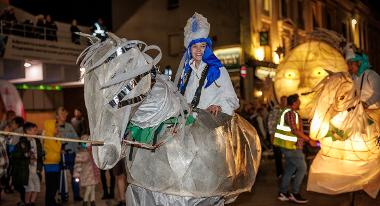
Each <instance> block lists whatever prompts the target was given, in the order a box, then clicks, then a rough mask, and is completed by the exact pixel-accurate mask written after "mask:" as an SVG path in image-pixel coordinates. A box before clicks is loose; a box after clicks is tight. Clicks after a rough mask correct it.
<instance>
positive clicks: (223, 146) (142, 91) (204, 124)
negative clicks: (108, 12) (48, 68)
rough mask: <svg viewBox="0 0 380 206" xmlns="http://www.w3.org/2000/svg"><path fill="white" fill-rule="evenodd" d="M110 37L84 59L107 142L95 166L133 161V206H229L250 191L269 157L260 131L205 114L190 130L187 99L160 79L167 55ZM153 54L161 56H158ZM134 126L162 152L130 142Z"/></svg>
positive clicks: (100, 136)
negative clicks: (144, 131)
mask: <svg viewBox="0 0 380 206" xmlns="http://www.w3.org/2000/svg"><path fill="white" fill-rule="evenodd" d="M109 36H110V37H111V38H108V39H107V40H105V41H104V42H100V41H99V40H98V39H96V38H94V37H91V36H87V37H88V38H90V39H91V40H92V45H91V46H89V47H88V48H87V49H86V50H85V51H84V52H83V53H82V54H81V55H80V57H79V58H78V59H81V67H83V68H85V70H86V72H85V74H84V82H85V84H84V92H85V102H86V108H87V111H88V118H89V124H90V132H91V139H92V140H101V141H104V146H97V147H93V156H94V160H95V163H96V164H97V166H98V167H99V168H101V169H110V168H112V167H113V166H114V165H115V164H116V163H117V162H118V161H119V160H120V159H122V158H124V157H126V158H125V164H126V168H127V177H128V182H129V183H130V184H129V186H128V188H127V194H126V195H127V197H126V200H127V205H143V206H148V205H149V206H151V205H224V204H225V203H226V202H231V201H233V200H235V199H236V197H237V196H238V195H239V194H240V193H242V192H245V191H249V190H250V189H251V187H252V186H253V183H254V181H255V178H256V174H257V170H258V166H259V162H260V158H261V146H260V141H259V139H258V136H257V133H256V130H255V129H254V128H253V127H252V126H251V125H250V124H249V123H248V122H247V121H245V120H244V119H243V118H241V117H240V116H239V115H234V116H233V117H230V116H228V115H223V114H221V115H219V116H218V117H216V118H214V117H213V116H212V115H210V114H209V113H207V112H205V111H199V112H198V116H197V119H196V120H195V122H193V123H191V124H186V123H185V122H186V120H187V119H188V115H189V114H191V111H190V109H189V108H188V105H187V103H186V101H185V100H184V98H183V96H182V95H180V94H179V92H178V91H177V88H176V87H175V86H174V84H173V83H172V82H171V81H169V80H168V79H167V77H166V76H163V75H160V74H156V72H157V69H156V67H155V65H156V64H157V63H158V61H159V60H160V58H161V51H160V49H159V48H158V47H157V46H147V45H146V44H145V43H144V42H141V41H127V40H125V39H119V38H118V37H116V36H115V35H113V34H109ZM148 50H156V51H158V53H159V54H158V55H157V56H156V57H155V58H152V57H151V56H149V55H148V54H147V51H148ZM187 113H189V114H187ZM169 120H174V121H172V122H171V123H167V122H168V121H169ZM163 122H166V123H165V124H163ZM131 124H133V125H134V126H136V127H138V128H141V129H151V128H154V130H152V131H154V132H153V133H154V134H153V135H152V136H154V138H153V140H149V141H147V142H145V143H146V144H145V145H147V144H149V145H154V150H149V149H145V148H141V145H143V144H139V143H138V142H136V143H137V144H136V145H134V144H133V145H131V144H130V142H131V141H133V137H132V136H133V134H132V133H133V132H132V130H129V129H127V127H128V125H131ZM157 128H160V129H157ZM126 140H129V143H128V144H127V143H126V142H125V141H126Z"/></svg>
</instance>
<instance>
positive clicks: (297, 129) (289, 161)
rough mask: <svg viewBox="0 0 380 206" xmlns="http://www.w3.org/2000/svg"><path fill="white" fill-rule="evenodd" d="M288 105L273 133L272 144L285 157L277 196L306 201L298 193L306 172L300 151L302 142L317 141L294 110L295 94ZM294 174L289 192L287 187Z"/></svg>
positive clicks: (296, 96) (296, 100)
mask: <svg viewBox="0 0 380 206" xmlns="http://www.w3.org/2000/svg"><path fill="white" fill-rule="evenodd" d="M287 104H288V107H287V108H285V109H284V110H283V111H282V112H281V116H280V118H279V120H278V122H277V126H276V132H275V134H274V140H273V145H275V146H278V147H280V148H281V152H282V154H283V155H284V157H285V170H284V175H283V177H282V180H281V184H280V192H279V195H278V197H277V199H279V200H280V201H289V200H290V201H293V202H296V203H307V202H308V200H306V199H304V198H302V196H301V195H300V187H301V183H302V180H303V178H304V176H305V174H306V170H307V167H306V162H305V156H304V154H303V152H302V147H303V144H304V142H305V141H306V142H309V144H310V145H312V146H316V145H317V143H316V142H315V141H313V140H311V139H310V137H308V136H307V135H305V133H304V132H303V129H302V119H301V117H300V116H299V114H298V113H297V112H296V111H297V110H298V109H299V105H300V104H301V102H300V100H299V97H298V95H297V94H293V95H290V96H289V97H288V98H287ZM293 174H294V175H295V178H294V180H293V184H292V188H291V189H292V190H291V193H288V187H289V184H290V181H291V179H292V175H293Z"/></svg>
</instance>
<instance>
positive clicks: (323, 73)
mask: <svg viewBox="0 0 380 206" xmlns="http://www.w3.org/2000/svg"><path fill="white" fill-rule="evenodd" d="M327 75H328V74H327V72H326V71H325V70H324V69H323V68H319V67H318V68H315V69H313V76H314V77H325V76H327Z"/></svg>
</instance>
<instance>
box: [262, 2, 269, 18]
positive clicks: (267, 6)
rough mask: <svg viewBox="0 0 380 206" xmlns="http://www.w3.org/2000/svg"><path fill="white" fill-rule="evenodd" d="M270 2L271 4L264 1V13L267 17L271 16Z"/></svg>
mask: <svg viewBox="0 0 380 206" xmlns="http://www.w3.org/2000/svg"><path fill="white" fill-rule="evenodd" d="M270 2H271V0H263V1H262V4H263V5H262V6H263V13H264V14H265V15H267V16H269V15H270Z"/></svg>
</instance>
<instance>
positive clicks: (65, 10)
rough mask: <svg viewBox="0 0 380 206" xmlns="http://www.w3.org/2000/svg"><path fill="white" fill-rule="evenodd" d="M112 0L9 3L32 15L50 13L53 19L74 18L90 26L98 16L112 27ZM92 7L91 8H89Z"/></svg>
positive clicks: (11, 1)
mask: <svg viewBox="0 0 380 206" xmlns="http://www.w3.org/2000/svg"><path fill="white" fill-rule="evenodd" d="M111 1H112V0H64V1H57V0H10V1H9V2H10V4H11V5H13V6H15V7H18V8H21V9H24V10H26V11H28V12H30V13H32V14H34V15H38V14H44V15H47V14H50V15H51V16H52V18H53V19H54V20H55V21H61V22H67V23H71V21H72V20H73V19H74V18H75V19H77V21H78V24H80V25H87V26H90V25H92V23H94V22H95V21H96V20H97V19H98V18H99V17H101V18H103V19H104V20H105V23H106V26H107V28H112V20H111ZM90 8H92V9H90Z"/></svg>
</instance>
